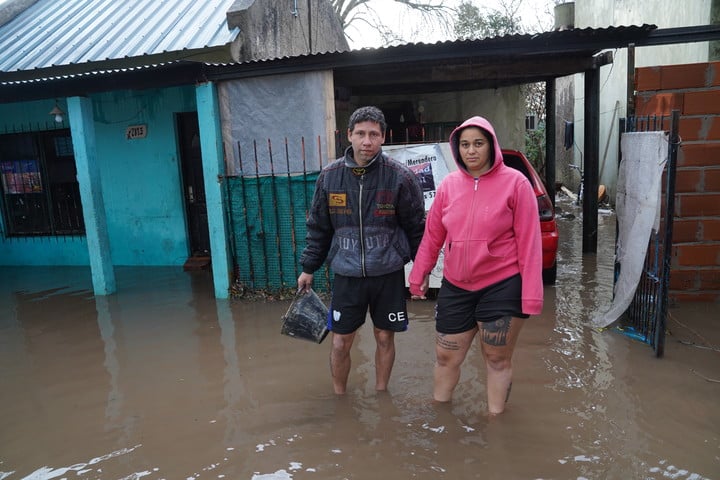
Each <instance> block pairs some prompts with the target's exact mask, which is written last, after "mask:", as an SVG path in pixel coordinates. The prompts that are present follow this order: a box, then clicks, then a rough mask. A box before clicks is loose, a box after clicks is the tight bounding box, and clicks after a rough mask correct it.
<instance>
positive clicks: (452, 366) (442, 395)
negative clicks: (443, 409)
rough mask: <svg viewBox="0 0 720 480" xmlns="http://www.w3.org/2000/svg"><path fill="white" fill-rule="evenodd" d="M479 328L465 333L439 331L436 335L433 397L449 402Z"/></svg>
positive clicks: (439, 400) (436, 399)
mask: <svg viewBox="0 0 720 480" xmlns="http://www.w3.org/2000/svg"><path fill="white" fill-rule="evenodd" d="M477 331H478V329H477V328H474V329H472V330H469V331H467V332H463V333H454V334H445V333H438V334H437V336H436V337H435V358H436V360H435V371H434V377H435V386H434V389H433V398H434V399H435V401H438V402H449V401H450V399H451V398H452V393H453V391H454V390H455V386H457V383H458V381H459V380H460V365H462V363H463V361H464V360H465V356H466V355H467V352H468V350H469V349H470V345H472V341H473V337H475V334H476V333H477Z"/></svg>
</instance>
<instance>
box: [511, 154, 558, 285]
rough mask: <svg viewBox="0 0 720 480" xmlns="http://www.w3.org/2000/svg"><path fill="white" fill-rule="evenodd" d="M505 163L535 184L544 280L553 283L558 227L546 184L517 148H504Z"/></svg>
mask: <svg viewBox="0 0 720 480" xmlns="http://www.w3.org/2000/svg"><path fill="white" fill-rule="evenodd" d="M502 153H503V160H504V161H505V165H507V166H508V167H512V168H514V169H515V170H520V171H521V172H522V173H523V174H524V175H525V176H526V177H527V179H528V180H530V183H531V184H532V186H533V189H534V190H535V196H536V197H537V201H538V214H539V216H540V232H541V235H542V256H543V262H542V264H543V282H544V283H545V284H546V285H552V284H554V283H555V279H556V278H557V248H558V228H557V223H555V209H554V208H553V203H552V201H551V199H550V197H549V196H548V193H547V190H546V189H545V184H544V183H543V181H542V179H541V178H540V175H538V173H537V172H536V171H535V169H534V168H533V166H532V164H531V163H530V161H529V160H528V159H527V157H525V155H524V154H523V153H521V152H518V151H517V150H505V149H503V151H502Z"/></svg>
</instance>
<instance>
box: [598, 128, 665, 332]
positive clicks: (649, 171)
mask: <svg viewBox="0 0 720 480" xmlns="http://www.w3.org/2000/svg"><path fill="white" fill-rule="evenodd" d="M620 149H621V152H622V162H621V163H620V168H619V170H618V178H617V196H616V199H615V210H616V212H617V219H618V239H617V250H616V253H615V255H616V261H617V262H619V263H620V275H619V276H618V279H617V282H616V283H615V287H614V298H613V301H612V304H611V305H610V308H609V309H608V310H607V311H606V312H604V313H601V314H599V315H597V316H596V317H595V318H593V319H592V324H593V326H595V327H607V326H608V325H610V324H611V323H613V322H615V321H616V320H617V319H619V318H620V316H621V315H622V314H623V313H625V311H626V310H627V308H628V306H629V305H630V302H631V301H632V298H633V296H634V295H635V290H636V288H637V285H638V282H639V281H640V276H641V274H642V269H643V265H644V263H645V254H646V253H647V247H648V242H649V240H650V236H651V234H652V233H653V232H657V231H658V228H659V226H660V208H661V194H662V173H663V169H664V168H665V164H666V162H667V155H668V142H667V136H666V134H665V132H662V131H658V132H633V133H624V134H623V135H622V138H621V140H620Z"/></svg>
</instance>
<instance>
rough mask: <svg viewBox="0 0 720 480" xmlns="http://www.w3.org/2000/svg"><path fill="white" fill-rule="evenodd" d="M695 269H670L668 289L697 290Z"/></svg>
mask: <svg viewBox="0 0 720 480" xmlns="http://www.w3.org/2000/svg"><path fill="white" fill-rule="evenodd" d="M699 283H700V282H699V279H698V274H697V270H695V269H692V270H686V269H673V270H671V271H670V290H697V288H698V284H699Z"/></svg>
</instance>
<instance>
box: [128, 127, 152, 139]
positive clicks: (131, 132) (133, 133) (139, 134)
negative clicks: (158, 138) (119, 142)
mask: <svg viewBox="0 0 720 480" xmlns="http://www.w3.org/2000/svg"><path fill="white" fill-rule="evenodd" d="M145 137H147V125H130V126H129V127H127V128H126V129H125V139H126V140H135V139H136V138H145Z"/></svg>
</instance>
